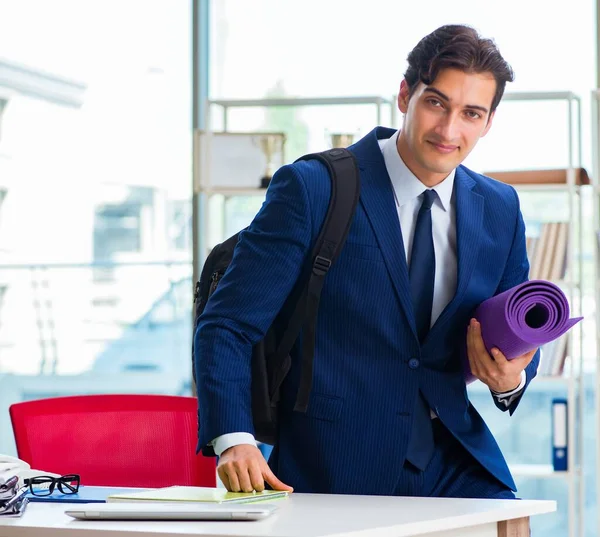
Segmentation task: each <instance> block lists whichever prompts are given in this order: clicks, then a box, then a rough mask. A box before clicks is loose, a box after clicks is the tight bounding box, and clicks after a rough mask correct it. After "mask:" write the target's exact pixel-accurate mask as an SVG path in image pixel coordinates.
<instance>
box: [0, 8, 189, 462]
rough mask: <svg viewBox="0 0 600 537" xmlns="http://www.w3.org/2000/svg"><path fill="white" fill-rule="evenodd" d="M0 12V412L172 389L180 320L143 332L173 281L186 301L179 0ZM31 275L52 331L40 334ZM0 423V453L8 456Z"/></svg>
mask: <svg viewBox="0 0 600 537" xmlns="http://www.w3.org/2000/svg"><path fill="white" fill-rule="evenodd" d="M0 4H1V7H0V58H2V59H1V60H0V99H2V100H0V122H1V126H2V134H1V136H2V139H1V142H0V144H1V145H0V147H1V153H0V157H2V158H0V189H3V188H6V189H7V190H8V191H10V195H9V196H8V197H7V198H6V200H5V202H4V203H3V204H2V206H1V209H0V211H1V218H2V225H1V227H0V238H1V239H2V241H1V243H0V248H2V255H1V257H2V264H3V265H4V266H6V265H14V268H11V269H10V270H3V271H2V275H1V276H2V281H0V285H2V286H7V287H8V288H9V289H10V292H9V293H6V296H5V300H4V305H3V308H2V328H1V330H0V337H1V339H0V341H1V344H2V352H0V380H1V378H2V377H3V375H1V373H12V374H13V375H14V376H13V377H12V380H11V383H12V384H11V389H10V390H5V389H3V388H0V404H1V406H2V407H3V408H8V405H9V404H10V403H12V402H14V400H15V399H14V398H15V397H17V398H24V397H36V395H37V396H43V395H45V394H48V393H52V394H55V395H61V394H66V393H73V392H74V391H77V392H79V393H86V392H108V393H110V392H111V391H114V390H124V389H126V390H127V391H131V392H153V393H184V392H185V390H186V386H188V385H189V377H190V375H191V364H190V347H191V314H190V310H189V308H188V309H187V310H186V311H185V312H183V311H180V310H179V309H177V311H176V312H174V313H172V315H171V318H170V322H169V324H168V326H166V327H165V329H164V330H162V331H161V332H160V334H157V333H156V331H154V332H153V331H152V328H151V327H149V326H148V325H147V324H144V323H141V324H140V323H139V322H140V320H141V319H144V318H147V317H148V316H151V315H152V312H153V308H154V307H155V304H157V303H160V299H161V298H162V297H164V296H165V294H167V293H168V292H169V290H170V289H171V287H172V282H176V281H185V282H188V284H189V285H187V287H188V289H189V290H190V299H191V292H192V291H191V289H192V286H191V274H192V263H191V255H192V254H191V244H190V243H189V241H187V242H186V240H185V239H183V240H180V241H179V244H178V245H175V244H173V240H172V237H171V236H169V235H168V230H171V229H172V228H173V226H175V227H176V228H177V229H178V233H179V235H182V236H183V235H185V229H184V228H185V226H186V225H188V226H191V223H190V222H189V220H188V221H186V220H185V218H182V217H181V214H183V213H184V212H185V206H186V204H190V203H191V202H190V198H191V184H192V181H191V169H192V155H191V146H192V137H191V117H192V110H191V86H192V80H191V72H192V69H191V2H190V1H189V0H175V1H173V0H128V1H127V2H117V1H114V0H108V1H106V0H88V1H86V2H83V3H82V2H80V1H79V0H53V1H51V2H46V1H42V0H2V2H0ZM32 13H35V17H34V18H33V19H32V17H31V14H32ZM6 95H10V103H9V105H8V106H6V99H5V96H6ZM2 109H3V110H4V112H3V113H2ZM1 191H2V190H0V192H1ZM34 194H35V195H34ZM172 203H176V204H179V207H180V212H181V214H178V215H174V214H173V213H172V211H171V204H172ZM173 218H174V219H175V222H173V221H172V219H173ZM23 222H25V223H27V225H23ZM5 244H6V245H8V246H7V247H6V248H5ZM101 272H104V274H101ZM42 276H43V280H44V282H46V283H45V284H44V285H45V286H44V288H43V292H44V295H43V301H44V303H46V302H48V303H50V304H51V305H52V308H51V311H49V312H48V311H46V310H44V311H45V312H46V313H45V314H46V315H47V316H49V318H48V319H47V320H48V321H49V322H50V323H51V325H52V326H53V330H52V334H51V335H49V334H47V333H46V332H44V335H40V334H41V332H40V330H39V329H38V324H37V323H38V320H37V319H38V318H37V316H36V296H37V295H36V293H38V291H40V289H38V290H37V291H36V290H35V288H34V287H35V286H34V282H36V281H39V278H41V277H42ZM38 294H39V293H38ZM158 316H159V317H162V315H160V314H159V315H158ZM39 339H43V340H44V341H42V342H40V341H39ZM48 348H51V349H52V354H51V357H52V362H53V365H52V367H51V368H49V369H48V370H47V371H46V370H45V369H43V368H42V367H41V366H42V365H43V364H44V363H47V360H46V358H45V357H44V355H43V352H44V351H43V349H46V350H47V349H48ZM153 349H155V350H154V351H153ZM45 360H46V362H45ZM57 379H60V380H58V381H57ZM122 379H123V380H122ZM125 379H126V380H125ZM11 398H12V399H11ZM2 427H4V428H2V429H1V430H0V453H13V450H14V447H13V446H12V443H11V441H10V439H11V433H10V430H9V429H6V427H10V425H9V424H8V423H6V424H3V425H2Z"/></svg>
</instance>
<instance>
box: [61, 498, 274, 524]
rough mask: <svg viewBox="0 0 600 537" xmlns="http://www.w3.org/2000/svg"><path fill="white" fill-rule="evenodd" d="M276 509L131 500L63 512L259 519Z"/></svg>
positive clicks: (96, 516)
mask: <svg viewBox="0 0 600 537" xmlns="http://www.w3.org/2000/svg"><path fill="white" fill-rule="evenodd" d="M276 510H277V506H276V505H272V504H268V503H258V504H256V503H248V504H245V503H244V504H231V505H230V504H216V505H207V504H194V503H185V502H182V503H179V502H177V503H175V502H150V503H149V504H145V503H137V502H131V503H90V504H86V503H84V504H79V505H74V506H73V507H70V508H69V509H66V510H65V514H67V515H69V516H70V517H73V518H75V519H78V520H262V519H264V518H267V517H268V516H270V515H272V514H273V513H274V512H275V511H276Z"/></svg>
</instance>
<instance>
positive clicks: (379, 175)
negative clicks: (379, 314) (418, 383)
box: [351, 127, 417, 338]
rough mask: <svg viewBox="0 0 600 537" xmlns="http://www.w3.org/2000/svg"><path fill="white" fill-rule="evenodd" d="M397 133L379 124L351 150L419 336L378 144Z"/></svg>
mask: <svg viewBox="0 0 600 537" xmlns="http://www.w3.org/2000/svg"><path fill="white" fill-rule="evenodd" d="M394 132H395V131H394V130H392V129H385V128H382V127H378V128H377V129H375V130H373V131H372V132H371V133H370V134H368V135H367V136H366V137H365V138H363V139H362V140H360V141H359V142H358V143H357V144H355V145H354V146H353V147H352V148H351V149H353V150H354V152H355V154H356V157H357V161H358V164H359V168H360V171H361V184H362V187H361V193H360V202H361V204H362V206H363V208H364V210H365V212H366V214H367V217H368V219H369V221H370V223H371V227H372V228H373V231H374V233H375V236H376V238H377V242H378V243H379V247H380V248H381V253H382V255H383V259H384V261H385V264H386V267H387V270H388V273H389V275H390V278H391V280H392V283H393V285H394V288H395V290H396V294H397V297H398V300H399V302H400V305H401V306H402V309H403V310H404V313H405V315H406V319H407V321H408V323H409V325H410V327H411V330H412V332H413V334H414V335H415V338H416V337H417V332H416V327H415V321H414V314H413V311H412V302H411V298H410V284H409V281H408V267H407V264H406V253H405V248H404V243H403V241H402V232H401V230H400V221H399V219H398V212H397V208H396V203H395V198H394V190H393V187H392V183H391V180H390V177H389V175H388V172H387V169H386V167H385V161H384V159H383V155H382V154H381V150H380V148H379V145H378V143H377V139H378V138H389V137H390V136H391V135H392V134H393V133H394Z"/></svg>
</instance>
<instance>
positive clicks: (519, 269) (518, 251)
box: [492, 189, 540, 416]
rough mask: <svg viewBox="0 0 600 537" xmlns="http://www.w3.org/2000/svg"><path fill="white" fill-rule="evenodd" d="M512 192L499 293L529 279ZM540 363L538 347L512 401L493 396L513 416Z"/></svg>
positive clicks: (520, 222)
mask: <svg viewBox="0 0 600 537" xmlns="http://www.w3.org/2000/svg"><path fill="white" fill-rule="evenodd" d="M512 192H513V195H514V197H515V200H516V209H517V214H516V220H517V225H516V226H515V234H514V237H513V242H512V245H511V248H510V253H509V255H508V260H507V262H506V267H505V269H504V274H503V275H502V279H501V280H500V284H499V285H498V288H497V289H496V294H497V295H498V294H500V293H503V292H504V291H507V290H508V289H511V288H512V287H515V286H516V285H519V284H520V283H523V282H525V281H527V280H528V279H529V260H528V259H527V248H526V245H527V241H526V238H525V222H524V221H523V215H522V214H521V208H520V203H519V197H518V195H517V193H516V191H515V190H514V189H512ZM539 363H540V351H539V349H538V351H537V352H536V353H535V355H534V357H533V359H532V360H531V362H530V363H529V365H528V366H527V367H526V368H525V374H526V375H527V378H526V381H525V386H524V387H523V389H522V390H521V391H520V392H519V393H517V394H514V395H512V396H511V397H510V403H509V404H508V405H507V404H506V403H505V402H503V401H499V400H498V398H497V397H492V399H493V401H494V403H495V404H496V406H497V407H498V408H499V409H500V410H502V411H506V410H508V411H509V413H510V415H511V416H512V415H513V414H514V412H515V410H516V409H517V406H519V402H520V401H521V397H523V394H524V393H525V390H526V389H527V386H529V383H530V382H531V381H532V380H533V378H534V377H535V376H536V375H537V369H538V365H539Z"/></svg>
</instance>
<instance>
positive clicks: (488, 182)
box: [459, 165, 517, 202]
mask: <svg viewBox="0 0 600 537" xmlns="http://www.w3.org/2000/svg"><path fill="white" fill-rule="evenodd" d="M459 169H460V172H461V173H464V174H466V175H467V176H468V177H469V178H470V179H472V180H473V181H474V182H475V184H476V185H477V192H478V193H479V194H481V195H483V196H484V197H491V198H499V199H502V200H505V201H506V202H511V201H512V202H516V201H517V193H516V190H515V188H514V187H513V186H512V185H509V184H507V183H503V182H502V181H498V180H497V179H494V178H492V177H488V176H487V175H483V174H481V173H477V172H475V171H473V170H471V169H469V168H467V167H466V166H463V165H461V166H459Z"/></svg>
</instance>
